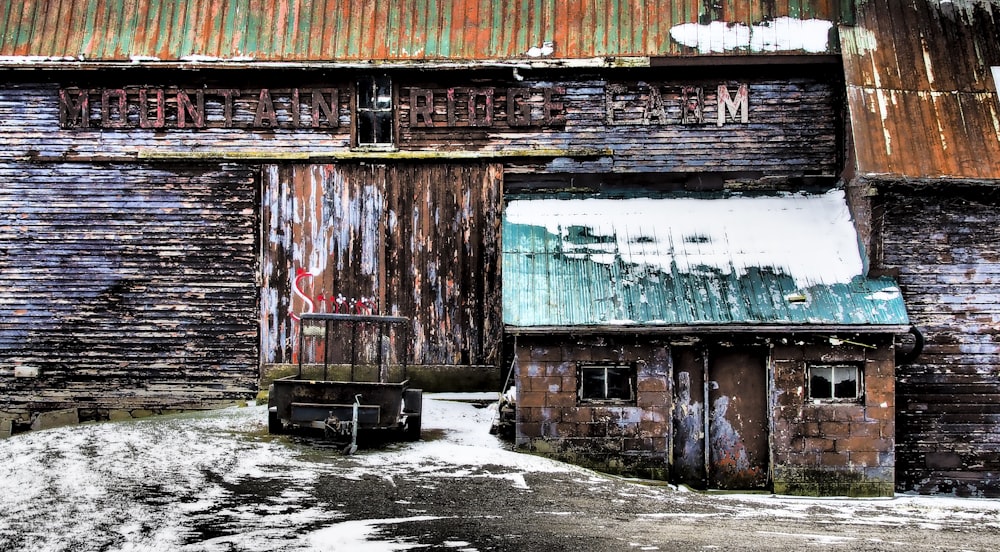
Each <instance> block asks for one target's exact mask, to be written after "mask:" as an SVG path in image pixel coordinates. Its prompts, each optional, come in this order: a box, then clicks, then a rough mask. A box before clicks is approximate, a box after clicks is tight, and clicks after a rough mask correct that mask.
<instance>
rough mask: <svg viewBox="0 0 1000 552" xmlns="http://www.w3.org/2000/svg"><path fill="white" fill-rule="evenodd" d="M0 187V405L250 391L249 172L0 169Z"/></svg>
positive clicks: (125, 404) (24, 408)
mask: <svg viewBox="0 0 1000 552" xmlns="http://www.w3.org/2000/svg"><path fill="white" fill-rule="evenodd" d="M0 180H2V182H3V186H0V217H2V218H0V410H3V411H6V412H7V413H15V414H17V413H20V414H25V413H27V412H29V411H35V410H52V409H59V408H75V407H82V408H92V409H126V410H129V409H135V408H141V409H157V408H204V407H205V406H206V405H209V404H212V403H213V402H215V403H219V402H225V401H233V400H237V399H245V398H246V397H248V396H252V394H253V393H254V391H255V389H256V380H257V375H258V369H257V366H258V364H257V356H258V355H257V350H258V344H257V320H256V307H257V287H256V283H255V272H256V267H257V260H256V255H257V235H258V233H257V229H256V216H255V208H256V202H257V192H256V190H257V177H256V173H255V171H253V170H251V169H249V168H246V167H237V166H219V165H214V166H205V167H191V166H188V167H184V168H165V167H159V168H156V167H150V166H142V165H106V166H94V165H82V164H45V165H26V164H14V163H9V162H8V163H3V164H0ZM33 371H37V377H33V376H31V375H30V374H31V373H32V372H33ZM26 374H27V375H26ZM85 415H94V416H100V415H99V414H95V413H93V412H91V413H90V414H85ZM106 415H107V413H106V412H105V413H104V416H106Z"/></svg>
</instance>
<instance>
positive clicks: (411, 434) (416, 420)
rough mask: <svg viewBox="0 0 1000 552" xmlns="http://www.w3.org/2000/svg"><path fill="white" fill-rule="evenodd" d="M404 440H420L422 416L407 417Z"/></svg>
mask: <svg viewBox="0 0 1000 552" xmlns="http://www.w3.org/2000/svg"><path fill="white" fill-rule="evenodd" d="M403 438H405V439H406V440H407V441H419V440H420V416H407V418H406V425H404V426H403Z"/></svg>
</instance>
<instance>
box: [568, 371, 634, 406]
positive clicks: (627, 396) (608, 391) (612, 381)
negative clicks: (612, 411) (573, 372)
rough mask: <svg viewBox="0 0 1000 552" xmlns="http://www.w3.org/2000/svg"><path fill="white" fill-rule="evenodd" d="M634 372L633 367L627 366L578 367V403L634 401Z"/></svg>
mask: <svg viewBox="0 0 1000 552" xmlns="http://www.w3.org/2000/svg"><path fill="white" fill-rule="evenodd" d="M635 372H636V370H635V366H630V365H627V364H581V365H579V366H578V372H577V375H578V378H577V380H578V382H579V384H578V385H579V387H578V396H579V398H580V401H581V402H590V401H634V400H635Z"/></svg>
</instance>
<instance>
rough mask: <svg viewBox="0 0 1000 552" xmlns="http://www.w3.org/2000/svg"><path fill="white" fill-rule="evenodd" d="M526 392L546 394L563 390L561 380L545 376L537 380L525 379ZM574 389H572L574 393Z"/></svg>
mask: <svg viewBox="0 0 1000 552" xmlns="http://www.w3.org/2000/svg"><path fill="white" fill-rule="evenodd" d="M526 381H527V383H528V389H527V390H528V391H543V392H546V393H560V392H562V391H564V389H563V378H560V377H553V376H546V377H539V378H527V380H526ZM575 391H576V389H575V388H574V389H573V392H575Z"/></svg>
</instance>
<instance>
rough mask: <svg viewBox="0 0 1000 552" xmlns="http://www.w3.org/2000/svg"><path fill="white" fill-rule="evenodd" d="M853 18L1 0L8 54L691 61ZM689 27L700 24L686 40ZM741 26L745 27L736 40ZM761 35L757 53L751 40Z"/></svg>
mask: <svg viewBox="0 0 1000 552" xmlns="http://www.w3.org/2000/svg"><path fill="white" fill-rule="evenodd" d="M785 18H788V19H785ZM850 18H851V2H849V1H847V0H779V1H774V0H729V1H727V2H717V3H710V2H704V1H702V0H675V1H673V2H646V1H640V0H571V1H566V0H530V1H529V0H465V1H463V0H453V1H436V0H402V1H392V0H350V1H337V0H325V1H323V0H315V1H311V2H300V1H295V0H233V1H231V2H221V1H219V0H190V1H185V2H174V1H166V0H71V1H67V0H37V1H27V2H24V1H15V0H3V3H2V4H0V56H44V57H70V58H78V57H80V56H84V57H85V58H86V59H87V60H129V59H130V58H134V57H142V58H157V59H159V60H163V61H175V60H180V59H183V58H186V57H188V56H208V57H211V58H220V59H235V58H239V59H252V60H256V61H331V60H340V61H343V60H437V59H446V60H482V59H509V58H520V57H526V56H528V55H529V52H530V51H531V49H532V48H543V47H544V46H545V43H546V42H550V43H552V44H553V52H552V53H551V57H554V58H589V57H594V56H660V55H681V54H689V53H697V52H698V51H699V48H698V46H697V44H699V43H700V44H709V43H717V44H722V43H723V42H726V41H728V44H727V45H726V46H725V47H724V48H722V51H718V52H713V53H733V54H746V53H755V52H786V51H792V52H794V51H802V48H801V47H797V46H798V45H797V43H796V41H797V40H800V39H806V40H810V41H811V40H812V38H810V37H808V36H807V35H809V34H814V33H813V32H812V31H814V29H815V27H814V25H815V21H824V22H830V23H832V24H833V28H834V29H835V27H836V24H837V23H841V22H845V21H848V22H849V21H850ZM772 21H777V22H779V23H780V24H781V25H782V28H780V29H777V30H775V29H774V28H773V27H771V26H770V25H769V22H772ZM711 23H716V24H715V25H711ZM720 23H724V24H721V25H720ZM684 24H695V25H696V27H685V28H683V33H680V31H678V27H679V26H681V25H684ZM726 24H730V25H726ZM732 24H742V25H744V26H745V28H746V32H744V33H742V34H741V35H740V36H739V37H737V36H736V34H735V33H734V32H733V31H734V30H735V27H734V26H733V25H732ZM697 25H700V26H697ZM755 28H756V29H759V30H758V32H759V33H760V36H761V37H762V38H761V39H760V40H757V41H756V42H755V44H757V43H759V46H751V44H750V39H749V35H750V34H751V32H753V30H754V29H755ZM672 31H673V33H674V34H673V36H672V34H671V33H672ZM775 33H778V34H780V35H781V36H782V37H783V38H781V39H777V40H773V39H771V38H770V37H771V36H772V35H774V34H775ZM681 34H683V35H684V36H686V37H688V38H684V39H681V41H680V42H679V41H678V37H680V36H681ZM744 35H745V36H744ZM691 37H694V38H691ZM789 40H791V42H789ZM685 41H687V42H688V43H692V42H691V41H693V44H695V46H685V45H684V44H683V42H685ZM818 44H819V45H821V46H820V47H821V48H822V52H812V53H830V52H834V51H836V48H837V44H836V40H835V39H833V40H827V39H826V37H820V40H819V42H818Z"/></svg>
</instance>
